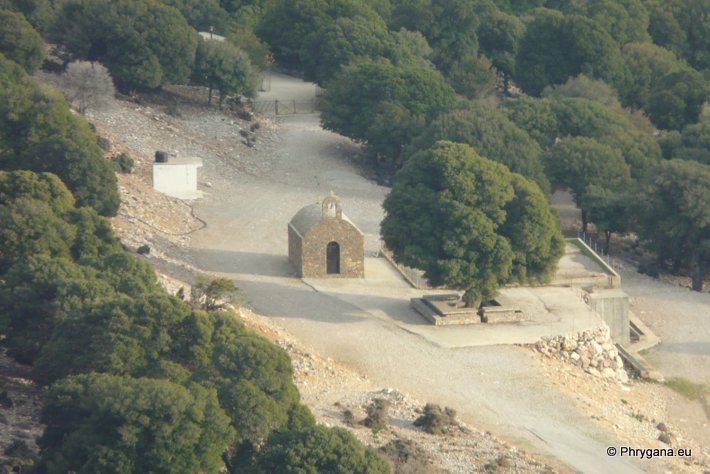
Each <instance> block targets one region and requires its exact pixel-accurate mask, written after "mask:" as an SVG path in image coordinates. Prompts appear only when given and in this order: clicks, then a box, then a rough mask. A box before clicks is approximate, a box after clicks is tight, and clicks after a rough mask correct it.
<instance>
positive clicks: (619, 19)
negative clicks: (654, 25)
mask: <svg viewBox="0 0 710 474" xmlns="http://www.w3.org/2000/svg"><path fill="white" fill-rule="evenodd" d="M585 7H586V8H585V10H586V11H585V12H582V13H583V14H585V16H587V17H589V18H591V19H592V20H594V21H595V22H596V23H598V24H599V25H600V26H602V27H603V28H604V29H605V30H606V31H607V32H608V33H609V35H611V37H612V38H614V40H615V41H616V42H617V43H618V44H619V45H625V44H626V43H630V42H633V41H639V42H647V41H650V39H651V37H650V36H649V34H648V25H649V14H648V11H647V10H646V8H645V7H644V6H643V4H642V3H641V0H590V1H587V2H585Z"/></svg>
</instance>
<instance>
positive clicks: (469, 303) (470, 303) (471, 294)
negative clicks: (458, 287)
mask: <svg viewBox="0 0 710 474" xmlns="http://www.w3.org/2000/svg"><path fill="white" fill-rule="evenodd" d="M461 299H462V300H463V301H464V303H466V307H467V308H474V307H475V308H478V306H479V305H480V304H481V298H480V296H479V295H478V292H476V291H470V290H466V292H465V293H464V294H463V296H461Z"/></svg>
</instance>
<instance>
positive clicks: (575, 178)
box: [544, 137, 631, 232]
mask: <svg viewBox="0 0 710 474" xmlns="http://www.w3.org/2000/svg"><path fill="white" fill-rule="evenodd" d="M544 161H545V167H546V169H547V172H548V175H549V176H550V177H551V178H552V179H553V181H554V183H555V184H559V185H563V186H566V187H568V188H569V189H570V190H571V191H572V194H573V195H574V198H575V202H576V203H577V206H579V207H580V208H581V209H582V226H583V231H585V232H586V230H587V229H586V223H587V215H586V212H587V211H589V209H588V208H587V206H586V205H585V204H586V203H585V199H584V198H585V196H586V194H587V190H588V188H589V186H590V185H596V186H598V187H602V188H605V189H613V190H618V189H622V188H623V187H625V186H628V184H629V182H630V176H631V175H630V173H629V165H627V164H626V162H625V161H624V157H623V156H622V155H621V153H620V152H619V150H616V149H613V148H611V147H610V146H608V145H604V144H602V143H599V142H597V141H596V140H594V139H591V138H586V137H574V138H563V139H561V140H560V141H559V142H558V143H557V144H556V145H554V146H553V147H551V148H550V149H549V150H548V151H547V152H546V153H545V155H544Z"/></svg>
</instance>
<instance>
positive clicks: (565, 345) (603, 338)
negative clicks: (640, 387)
mask: <svg viewBox="0 0 710 474" xmlns="http://www.w3.org/2000/svg"><path fill="white" fill-rule="evenodd" d="M533 348H534V350H536V351H537V352H539V353H541V354H543V355H545V356H547V357H556V358H559V359H562V360H565V361H567V362H569V363H571V364H574V365H576V366H578V367H581V368H582V369H584V371H585V372H586V373H588V374H591V375H593V376H595V377H602V378H606V379H614V380H617V381H619V382H621V383H627V382H628V381H629V375H628V373H627V372H626V370H625V369H624V362H623V360H622V359H621V357H620V356H619V352H618V351H617V349H616V346H614V343H613V342H612V340H611V338H610V337H609V328H608V327H607V326H603V327H601V328H598V329H595V330H587V331H583V332H579V333H576V334H574V335H565V336H556V337H552V338H549V337H543V338H542V339H540V340H539V341H538V342H536V343H535V345H534V346H533Z"/></svg>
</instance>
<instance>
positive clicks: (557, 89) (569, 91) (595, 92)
mask: <svg viewBox="0 0 710 474" xmlns="http://www.w3.org/2000/svg"><path fill="white" fill-rule="evenodd" d="M542 96H543V97H547V98H549V99H552V100H553V101H554V100H557V99H562V98H565V97H579V98H582V99H588V100H593V101H595V102H599V103H601V104H604V105H606V106H607V107H611V108H612V109H616V110H621V104H620V103H619V99H618V97H617V94H616V91H615V90H614V89H613V88H612V87H611V86H609V85H608V84H607V83H605V82H604V81H601V80H598V79H590V78H588V77H587V76H585V75H584V74H580V75H579V76H577V77H574V78H572V77H571V78H569V79H568V80H567V82H565V83H564V84H558V85H554V86H547V87H545V89H543V91H542Z"/></svg>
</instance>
